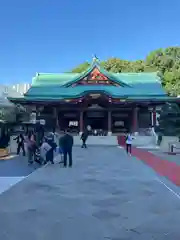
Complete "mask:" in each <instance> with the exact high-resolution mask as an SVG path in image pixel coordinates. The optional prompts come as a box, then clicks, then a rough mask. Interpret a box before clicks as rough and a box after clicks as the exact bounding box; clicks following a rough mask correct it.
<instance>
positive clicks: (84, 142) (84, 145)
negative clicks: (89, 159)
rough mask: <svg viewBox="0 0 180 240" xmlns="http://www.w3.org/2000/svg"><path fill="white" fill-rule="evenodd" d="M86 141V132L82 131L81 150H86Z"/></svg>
mask: <svg viewBox="0 0 180 240" xmlns="http://www.w3.org/2000/svg"><path fill="white" fill-rule="evenodd" d="M87 139H88V131H87V130H86V131H84V132H83V133H82V135H81V140H82V146H81V148H87V145H86V141H87Z"/></svg>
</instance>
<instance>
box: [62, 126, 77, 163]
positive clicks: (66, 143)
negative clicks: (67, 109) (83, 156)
mask: <svg viewBox="0 0 180 240" xmlns="http://www.w3.org/2000/svg"><path fill="white" fill-rule="evenodd" d="M73 144H74V139H73V136H71V135H70V133H69V131H68V130H66V132H65V135H64V136H63V137H62V139H61V147H62V150H63V154H64V167H67V155H68V158H69V167H72V148H73Z"/></svg>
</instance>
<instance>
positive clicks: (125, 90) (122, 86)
mask: <svg viewBox="0 0 180 240" xmlns="http://www.w3.org/2000/svg"><path fill="white" fill-rule="evenodd" d="M94 68H98V70H99V71H100V72H101V73H102V74H103V75H105V76H106V77H108V78H109V79H110V80H111V81H112V82H114V83H115V84H116V85H117V84H118V85H119V86H111V85H92V84H89V85H81V86H79V85H78V86H75V87H72V84H74V83H77V82H78V81H80V80H81V79H83V78H84V77H86V76H87V75H88V74H89V73H91V71H93V69H94ZM97 92H102V93H105V94H107V95H110V96H112V97H113V98H120V97H121V98H122V97H124V98H134V99H135V98H141V97H142V98H149V99H150V98H159V99H160V98H162V97H166V98H167V94H166V93H165V91H164V89H163V88H162V85H161V82H160V78H159V77H158V75H157V73H111V72H107V71H106V70H105V69H103V68H102V67H101V66H100V65H99V64H98V63H97V62H94V63H93V64H92V65H91V66H90V67H89V68H88V69H87V71H85V72H83V73H62V74H53V73H39V74H36V76H35V77H34V78H33V81H32V86H31V88H30V89H29V90H28V92H27V93H26V94H25V95H24V99H26V100H28V101H32V100H39V99H42V100H53V99H54V100H55V99H56V100H58V99H59V100H60V99H68V98H78V97H81V96H84V95H86V94H88V93H97Z"/></svg>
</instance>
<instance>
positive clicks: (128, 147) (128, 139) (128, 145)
mask: <svg viewBox="0 0 180 240" xmlns="http://www.w3.org/2000/svg"><path fill="white" fill-rule="evenodd" d="M133 139H134V138H133V137H132V135H131V133H128V135H127V136H126V152H127V154H129V155H131V146H132V141H133Z"/></svg>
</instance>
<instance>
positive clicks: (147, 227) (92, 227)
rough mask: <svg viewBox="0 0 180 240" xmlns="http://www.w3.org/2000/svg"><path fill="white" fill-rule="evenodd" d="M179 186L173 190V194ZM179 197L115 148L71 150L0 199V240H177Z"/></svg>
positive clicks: (146, 167) (179, 220)
mask: <svg viewBox="0 0 180 240" xmlns="http://www.w3.org/2000/svg"><path fill="white" fill-rule="evenodd" d="M177 189H178V188H175V186H174V189H173V190H174V191H176V190H177ZM179 222H180V196H179V197H178V195H175V194H173V193H172V192H171V191H169V190H168V189H167V188H166V187H165V186H164V185H163V184H162V183H160V182H159V180H158V176H157V175H156V174H155V172H154V171H153V170H152V169H151V168H149V167H148V166H146V165H145V164H143V162H142V161H139V160H137V159H136V158H135V157H129V156H127V155H126V153H125V152H124V150H123V149H119V148H116V147H89V149H87V150H86V149H80V148H75V149H74V166H73V168H72V169H71V168H67V169H64V168H62V167H61V166H60V165H59V164H55V165H48V166H46V167H44V168H41V169H38V170H37V171H35V172H33V173H32V174H31V175H30V176H29V177H28V178H26V179H25V180H23V181H21V182H20V183H18V184H17V185H15V186H14V187H12V188H11V189H10V190H9V191H7V192H5V193H3V194H2V195H1V196H0V226H1V231H0V239H2V240H12V239H13V240H19V239H26V240H30V239H33V240H41V239H42V240H50V239H62V240H72V239H73V240H81V239H82V240H83V239H86V240H102V239H112V240H126V239H133V240H141V239H142V240H149V239H158V240H161V239H162V240H172V239H173V240H176V239H177V240H179V239H180V228H179Z"/></svg>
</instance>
